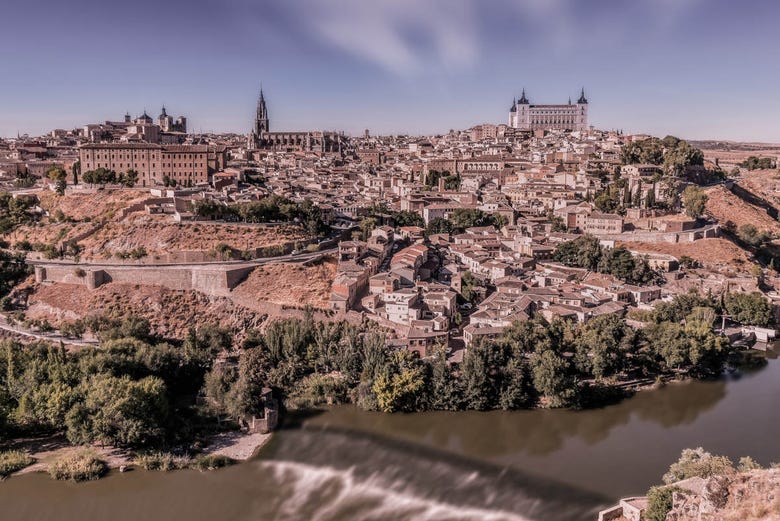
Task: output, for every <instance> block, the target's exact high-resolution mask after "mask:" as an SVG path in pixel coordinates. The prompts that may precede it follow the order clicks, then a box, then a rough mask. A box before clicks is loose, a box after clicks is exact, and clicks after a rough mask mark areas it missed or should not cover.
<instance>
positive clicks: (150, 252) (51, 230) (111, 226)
mask: <svg viewBox="0 0 780 521" xmlns="http://www.w3.org/2000/svg"><path fill="white" fill-rule="evenodd" d="M36 195H37V196H38V198H39V199H40V206H41V208H43V209H44V210H45V211H47V212H48V214H49V217H48V218H44V219H43V220H42V221H41V222H40V223H36V224H29V225H22V226H19V227H18V228H17V229H16V230H14V231H13V232H10V233H7V234H5V235H4V236H3V237H2V238H3V239H5V240H6V241H8V242H9V243H10V244H12V245H13V244H16V243H19V242H21V241H27V242H29V243H30V244H32V245H48V244H55V245H56V244H61V243H63V242H66V241H70V240H77V242H78V244H79V246H81V248H82V251H81V254H80V257H81V259H82V260H105V259H110V258H114V257H126V256H127V255H128V254H129V253H130V252H131V251H133V250H136V251H142V250H143V251H145V252H146V257H147V259H146V260H147V261H152V260H159V259H160V258H163V257H164V256H169V255H171V254H176V253H177V252H182V251H189V252H192V251H199V252H205V254H206V255H211V256H213V257H215V258H216V252H215V250H216V248H217V247H218V246H220V247H221V246H222V245H227V246H229V247H230V248H233V249H235V250H241V251H243V250H253V249H255V248H266V247H273V246H279V245H283V244H285V243H289V242H295V241H302V240H306V239H308V238H309V235H308V234H306V233H305V232H304V231H303V229H302V228H300V227H298V226H262V225H246V224H240V223H216V222H184V223H177V222H174V220H173V217H172V216H170V215H162V214H154V215H150V214H147V213H145V212H143V211H137V212H132V213H129V214H128V215H127V216H125V217H123V213H122V210H123V209H125V208H128V207H129V206H131V205H132V204H134V203H138V202H140V201H143V200H145V199H147V198H149V193H148V192H139V191H135V190H129V191H128V190H124V191H122V190H98V191H96V192H94V193H75V194H68V195H65V196H58V195H56V194H54V193H53V192H50V191H48V190H42V191H40V192H38V193H37V194H36ZM176 260H180V259H176ZM195 260H205V258H199V259H195Z"/></svg>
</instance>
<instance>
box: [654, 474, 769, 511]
mask: <svg viewBox="0 0 780 521" xmlns="http://www.w3.org/2000/svg"><path fill="white" fill-rule="evenodd" d="M692 479H693V480H699V481H698V482H697V483H685V482H682V483H679V484H678V485H684V486H682V487H681V488H683V489H685V490H683V491H680V492H675V493H674V496H673V498H674V505H673V506H672V510H671V511H670V512H669V514H667V516H666V520H667V521H759V520H760V521H776V520H780V469H767V470H752V471H749V472H743V473H739V474H734V475H729V476H713V477H711V478H706V479H702V478H692ZM688 481H692V480H686V482H688ZM685 485H689V486H685Z"/></svg>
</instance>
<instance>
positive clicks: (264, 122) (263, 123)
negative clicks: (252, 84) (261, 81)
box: [255, 88, 269, 136]
mask: <svg viewBox="0 0 780 521" xmlns="http://www.w3.org/2000/svg"><path fill="white" fill-rule="evenodd" d="M268 131H269V126H268V109H267V108H266V106H265V96H263V89H262V88H261V89H260V98H258V100H257V112H256V113H255V134H257V135H258V136H260V135H261V134H263V133H264V132H268Z"/></svg>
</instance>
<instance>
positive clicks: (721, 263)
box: [620, 239, 751, 271]
mask: <svg viewBox="0 0 780 521" xmlns="http://www.w3.org/2000/svg"><path fill="white" fill-rule="evenodd" d="M620 244H621V245H623V246H625V247H626V248H628V249H629V250H632V251H637V252H641V253H663V254H667V255H674V256H675V257H677V258H680V257H682V256H687V257H690V258H691V259H693V260H695V261H697V262H698V263H699V264H701V265H702V266H703V267H705V268H708V269H712V270H715V271H719V270H721V269H723V268H735V269H737V270H740V269H747V268H748V267H749V266H750V258H751V256H750V254H749V253H748V252H746V251H745V250H743V249H742V248H740V247H739V246H737V245H736V244H734V243H733V242H731V241H728V240H726V239H701V240H698V241H694V242H687V243H684V242H681V243H677V244H672V243H668V242H659V243H648V242H622V243H620Z"/></svg>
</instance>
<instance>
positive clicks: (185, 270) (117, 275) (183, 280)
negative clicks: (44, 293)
mask: <svg viewBox="0 0 780 521" xmlns="http://www.w3.org/2000/svg"><path fill="white" fill-rule="evenodd" d="M253 269H255V266H252V265H239V266H214V267H211V266H181V267H167V266H166V267H146V266H102V267H100V268H89V267H80V266H78V265H63V266H58V265H46V266H36V267H35V280H36V282H38V283H47V282H59V283H64V284H83V285H85V286H87V287H88V288H89V289H95V288H98V287H100V286H102V285H103V284H106V283H108V282H121V283H126V284H142V285H147V286H163V287H166V288H170V289H174V290H180V291H186V290H196V291H200V292H201V293H205V294H207V295H212V296H224V295H227V294H229V293H230V290H231V289H233V288H235V287H236V286H237V285H238V284H240V283H241V282H242V281H243V280H244V279H245V278H246V277H247V275H249V273H250V272H251V271H252V270H253Z"/></svg>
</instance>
